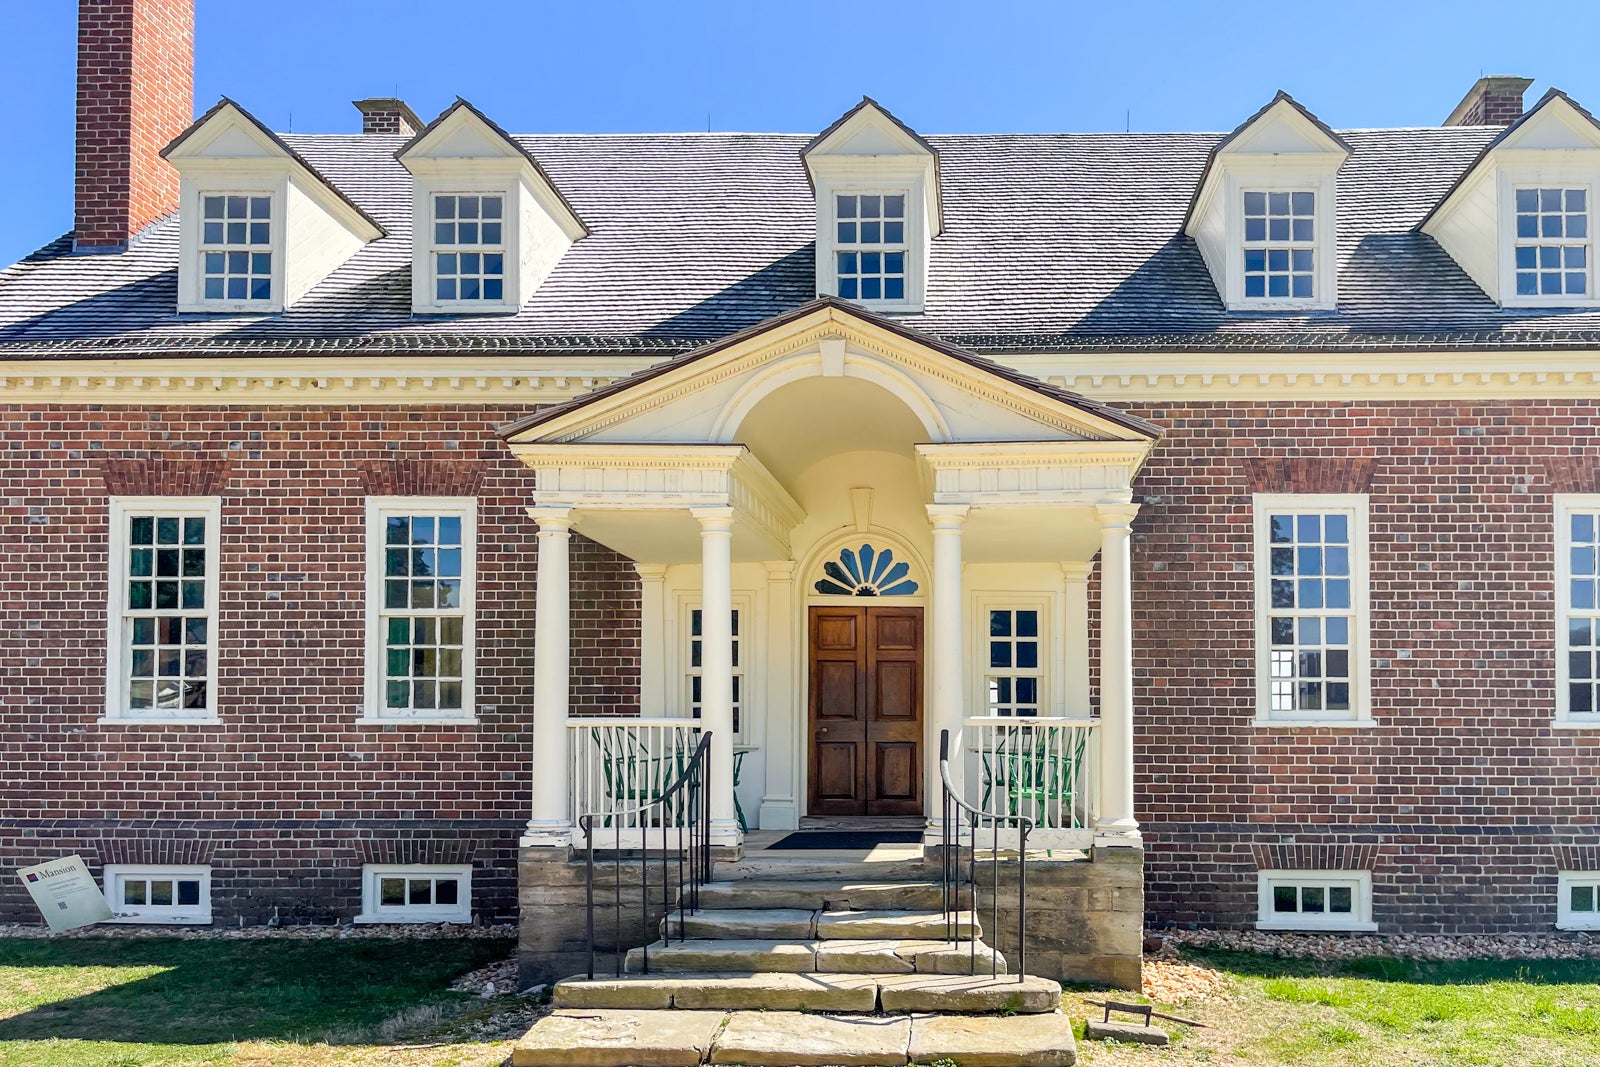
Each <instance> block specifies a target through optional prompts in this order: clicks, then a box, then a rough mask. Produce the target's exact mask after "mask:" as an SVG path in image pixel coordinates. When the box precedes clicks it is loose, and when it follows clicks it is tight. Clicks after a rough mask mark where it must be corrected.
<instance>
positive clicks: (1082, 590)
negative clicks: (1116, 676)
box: [1061, 563, 1094, 718]
mask: <svg viewBox="0 0 1600 1067" xmlns="http://www.w3.org/2000/svg"><path fill="white" fill-rule="evenodd" d="M1093 570H1094V564H1093V563H1063V564H1062V565H1061V573H1062V574H1063V575H1064V576H1065V578H1066V584H1067V595H1066V600H1065V602H1064V608H1065V612H1066V618H1065V619H1063V620H1062V622H1061V634H1062V641H1063V644H1064V646H1065V647H1064V651H1065V656H1064V657H1063V660H1064V662H1063V663H1062V672H1061V678H1062V684H1063V685H1064V686H1065V687H1066V693H1065V698H1066V699H1065V700H1064V701H1063V702H1062V703H1063V707H1064V711H1063V714H1065V715H1067V716H1069V717H1071V718H1086V717H1088V714H1089V574H1090V572H1092V571H1093Z"/></svg>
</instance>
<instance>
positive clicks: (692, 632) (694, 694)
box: [688, 608, 744, 738]
mask: <svg viewBox="0 0 1600 1067" xmlns="http://www.w3.org/2000/svg"><path fill="white" fill-rule="evenodd" d="M703 619H704V617H703V615H702V614H701V611H700V609H699V608H691V609H690V610H689V672H688V673H689V714H690V715H693V716H694V717H695V718H697V719H698V718H699V717H700V711H701V705H702V701H701V686H702V684H703V682H702V673H701V672H702V670H703V664H704V657H705V640H704V636H703V634H704V631H703V630H702V624H703ZM743 644H744V637H743V635H742V634H741V633H740V632H739V609H738V608H734V609H733V735H734V737H735V738H738V737H742V736H743V735H744V668H743V666H742V665H741V664H742V661H743V657H742V656H741V655H740V652H741V651H742V648H741V646H742V645H743Z"/></svg>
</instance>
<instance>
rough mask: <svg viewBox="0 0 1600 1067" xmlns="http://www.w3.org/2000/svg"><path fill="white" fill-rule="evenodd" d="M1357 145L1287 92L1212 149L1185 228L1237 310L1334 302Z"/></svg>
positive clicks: (1308, 307) (1311, 307)
mask: <svg viewBox="0 0 1600 1067" xmlns="http://www.w3.org/2000/svg"><path fill="white" fill-rule="evenodd" d="M1349 155H1350V146H1349V145H1347V144H1345V142H1344V141H1343V139H1341V138H1340V137H1339V135H1338V134H1336V133H1334V132H1333V131H1332V130H1330V129H1328V127H1326V126H1324V125H1323V124H1322V123H1321V122H1320V121H1318V119H1317V118H1316V116H1314V115H1312V114H1311V113H1310V112H1309V111H1307V110H1306V109H1305V108H1303V107H1301V106H1300V105H1299V104H1298V103H1296V102H1295V101H1294V98H1292V97H1291V96H1289V94H1288V93H1284V92H1280V93H1278V95H1277V96H1275V97H1273V99H1272V102H1271V103H1270V104H1268V105H1267V106H1266V107H1264V108H1262V109H1261V110H1260V111H1258V112H1256V113H1255V114H1254V115H1252V116H1251V117H1250V118H1249V119H1247V120H1246V121H1245V123H1244V125H1242V126H1240V127H1239V128H1238V129H1236V130H1234V131H1233V132H1232V133H1231V134H1229V135H1228V136H1227V137H1225V138H1223V139H1222V141H1221V142H1220V143H1218V145H1217V147H1216V148H1214V149H1212V152H1211V158H1210V159H1209V160H1208V161H1207V162H1206V168H1205V172H1204V173H1203V174H1202V175H1201V178H1200V186H1199V188H1198V189H1197V190H1196V192H1195V197H1194V200H1193V202H1192V203H1191V204H1190V207H1189V215H1188V218H1187V219H1186V220H1185V222H1184V227H1183V232H1184V233H1186V234H1188V235H1189V236H1190V237H1193V238H1194V239H1195V243H1196V244H1197V245H1199V247H1200V254H1201V256H1202V257H1203V258H1204V259H1205V261H1206V266H1207V267H1208V268H1209V269H1210V271H1211V277H1212V279H1213V280H1214V281H1215V282H1216V286H1217V292H1218V293H1220V294H1222V300H1223V303H1225V304H1226V305H1227V306H1228V309H1229V310H1230V311H1331V310H1332V309H1333V308H1334V307H1335V306H1336V305H1337V304H1338V300H1339V275H1338V256H1337V244H1336V237H1337V233H1336V230H1335V225H1336V220H1337V219H1338V198H1337V191H1338V190H1337V187H1338V181H1337V178H1338V174H1339V168H1340V167H1342V166H1343V165H1344V161H1345V159H1346V158H1348V157H1349Z"/></svg>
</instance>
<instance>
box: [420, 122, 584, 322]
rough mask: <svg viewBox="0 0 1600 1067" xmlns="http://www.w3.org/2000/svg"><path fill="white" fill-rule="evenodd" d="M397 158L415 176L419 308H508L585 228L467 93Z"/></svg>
mask: <svg viewBox="0 0 1600 1067" xmlns="http://www.w3.org/2000/svg"><path fill="white" fill-rule="evenodd" d="M395 158H396V159H398V160H399V161H400V163H401V164H402V165H403V166H404V167H405V168H406V169H407V170H408V171H410V172H411V175H412V177H413V178H414V179H415V183H414V188H415V192H414V199H413V211H414V215H413V220H414V223H415V231H414V232H415V238H414V240H413V250H412V260H411V308H412V310H413V311H415V312H417V313H418V314H434V315H438V314H455V315H459V314H481V313H501V314H505V313H510V312H515V311H516V310H517V309H518V308H520V307H522V305H523V304H524V303H526V302H527V300H528V298H529V297H530V296H532V295H533V291H534V290H535V289H537V288H538V287H539V284H540V283H541V282H543V281H544V280H545V279H546V278H548V277H549V276H550V272H551V271H553V270H554V269H555V266H556V264H557V263H558V262H559V261H560V260H561V257H562V256H563V255H564V254H565V253H566V251H567V249H569V248H571V247H572V245H573V243H574V242H576V241H578V240H579V239H580V238H582V237H584V236H587V234H588V232H589V230H588V228H587V227H586V226H585V225H584V222H583V220H582V219H581V218H579V217H578V213H577V212H576V211H574V210H573V209H572V205H571V204H569V203H567V201H566V199H565V198H564V197H563V196H562V195H561V192H560V190H558V189H557V188H556V187H555V184H554V183H553V182H552V181H551V180H550V176H549V175H548V174H546V173H545V172H544V168H543V167H541V166H539V163H538V161H537V160H535V159H534V158H533V156H531V155H530V154H529V153H528V152H527V150H526V149H524V148H523V147H522V146H521V145H519V144H517V142H515V141H514V140H512V139H511V137H510V135H509V134H507V133H506V132H505V131H504V130H502V129H501V128H500V127H499V126H496V125H495V124H494V123H493V122H490V121H489V119H488V118H486V117H485V116H484V115H483V113H482V112H480V111H479V110H478V109H477V108H475V107H473V106H472V105H471V104H469V103H467V102H466V101H465V100H459V99H458V100H457V101H456V102H455V103H454V104H453V105H451V106H450V107H449V108H448V109H446V110H445V112H444V113H443V114H442V115H440V116H439V117H438V118H436V119H434V120H433V121H432V122H430V123H429V124H428V125H427V127H426V128H424V129H423V130H422V132H420V133H418V134H417V135H416V136H415V137H413V138H412V139H411V140H410V141H408V142H406V144H405V146H404V147H402V148H401V149H400V151H398V152H396V153H395Z"/></svg>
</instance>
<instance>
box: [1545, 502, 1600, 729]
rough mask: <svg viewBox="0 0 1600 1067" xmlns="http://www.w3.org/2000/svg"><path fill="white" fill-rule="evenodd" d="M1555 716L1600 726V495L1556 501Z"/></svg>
mask: <svg viewBox="0 0 1600 1067" xmlns="http://www.w3.org/2000/svg"><path fill="white" fill-rule="evenodd" d="M1556 553H1557V560H1558V581H1557V583H1556V585H1557V594H1556V608H1557V612H1558V619H1559V623H1558V627H1559V633H1558V635H1557V637H1558V641H1559V643H1560V646H1561V659H1560V661H1559V664H1558V670H1557V689H1558V692H1557V699H1556V717H1557V718H1558V719H1567V720H1570V721H1572V722H1577V723H1582V722H1593V723H1596V724H1600V496H1591V497H1584V496H1561V497H1557V503H1556Z"/></svg>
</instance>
